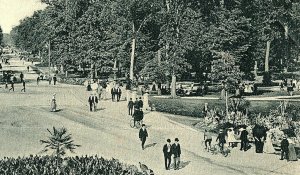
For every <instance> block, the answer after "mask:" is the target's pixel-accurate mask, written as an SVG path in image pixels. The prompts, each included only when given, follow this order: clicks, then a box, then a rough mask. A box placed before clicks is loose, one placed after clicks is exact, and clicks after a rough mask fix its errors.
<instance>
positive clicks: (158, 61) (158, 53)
mask: <svg viewBox="0 0 300 175" xmlns="http://www.w3.org/2000/svg"><path fill="white" fill-rule="evenodd" d="M157 63H158V65H159V66H160V65H161V50H160V49H158V51H157Z"/></svg>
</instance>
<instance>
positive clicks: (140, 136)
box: [139, 124, 148, 150]
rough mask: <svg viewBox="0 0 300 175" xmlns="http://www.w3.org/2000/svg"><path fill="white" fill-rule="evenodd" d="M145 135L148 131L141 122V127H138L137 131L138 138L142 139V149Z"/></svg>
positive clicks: (146, 135)
mask: <svg viewBox="0 0 300 175" xmlns="http://www.w3.org/2000/svg"><path fill="white" fill-rule="evenodd" d="M147 137H148V132H147V129H146V125H145V124H142V128H141V129H140V132H139V138H140V140H141V141H142V149H143V150H144V149H145V142H146V139H147Z"/></svg>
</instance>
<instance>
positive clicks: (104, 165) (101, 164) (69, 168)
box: [0, 155, 142, 175]
mask: <svg viewBox="0 0 300 175" xmlns="http://www.w3.org/2000/svg"><path fill="white" fill-rule="evenodd" d="M55 162H56V159H55V158H54V157H53V156H30V157H22V158H21V157H18V158H8V157H4V159H1V160H0V174H40V175H47V174H120V175H128V174H132V175H133V174H135V175H140V174H142V173H141V172H139V171H138V168H137V167H136V166H133V165H130V166H129V165H126V164H124V163H121V162H119V161H118V160H117V159H111V160H107V159H104V158H103V157H98V156H97V155H96V156H81V157H78V156H76V157H66V158H64V159H60V160H59V164H60V168H57V167H56V166H54V164H55Z"/></svg>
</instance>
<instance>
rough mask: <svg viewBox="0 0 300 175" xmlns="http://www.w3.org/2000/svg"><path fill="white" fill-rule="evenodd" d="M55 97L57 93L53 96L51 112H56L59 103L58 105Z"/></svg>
mask: <svg viewBox="0 0 300 175" xmlns="http://www.w3.org/2000/svg"><path fill="white" fill-rule="evenodd" d="M55 97H56V94H55V93H54V94H53V96H52V100H51V110H50V111H51V112H56V107H57V105H56V99H55Z"/></svg>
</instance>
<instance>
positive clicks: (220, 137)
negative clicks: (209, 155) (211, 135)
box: [216, 129, 226, 151]
mask: <svg viewBox="0 0 300 175" xmlns="http://www.w3.org/2000/svg"><path fill="white" fill-rule="evenodd" d="M218 140H219V146H220V148H221V151H223V149H224V143H226V140H225V133H224V132H223V129H220V131H219V134H218V137H217V139H216V142H217V141H218Z"/></svg>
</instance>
